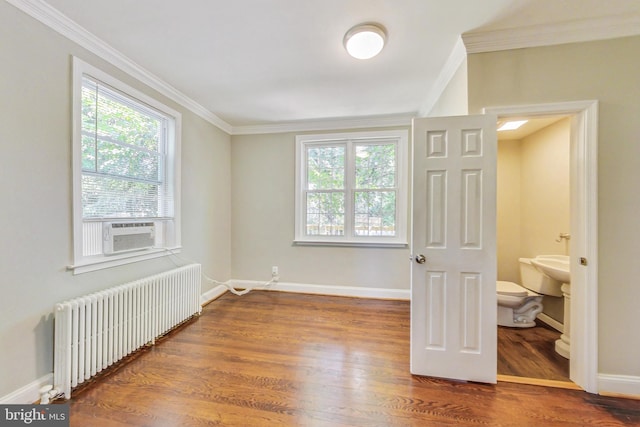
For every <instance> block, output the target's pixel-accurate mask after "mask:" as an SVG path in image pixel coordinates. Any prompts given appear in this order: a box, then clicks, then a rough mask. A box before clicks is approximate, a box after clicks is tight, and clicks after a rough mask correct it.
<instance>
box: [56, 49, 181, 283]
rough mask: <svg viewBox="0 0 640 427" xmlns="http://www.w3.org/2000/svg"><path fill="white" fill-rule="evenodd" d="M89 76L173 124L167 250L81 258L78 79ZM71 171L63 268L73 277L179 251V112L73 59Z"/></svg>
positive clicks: (80, 159) (80, 138)
mask: <svg viewBox="0 0 640 427" xmlns="http://www.w3.org/2000/svg"><path fill="white" fill-rule="evenodd" d="M83 75H89V76H91V77H93V78H95V79H97V80H99V81H101V82H103V83H105V84H107V85H109V86H111V87H113V88H114V89H117V90H119V91H121V92H123V93H125V94H126V95H128V96H130V97H132V98H135V99H137V100H139V101H141V102H143V103H145V104H147V105H149V106H151V107H153V108H155V109H157V110H159V111H161V112H163V113H165V114H167V115H168V116H171V117H172V118H173V119H174V121H173V125H170V128H169V132H171V134H172V135H173V136H174V143H173V144H172V145H173V147H172V148H173V153H172V154H173V159H174V160H173V186H174V196H173V197H174V209H175V212H174V215H173V227H172V228H173V236H172V237H171V240H172V242H173V244H172V245H171V247H164V248H150V249H146V250H141V251H136V252H128V253H122V254H117V255H110V256H104V255H103V256H91V257H86V256H83V254H82V251H83V248H82V245H83V242H82V233H83V231H82V224H83V218H82V188H81V177H82V129H81V126H82V120H81V119H80V114H81V111H82V96H81V95H82V77H83ZM72 98H73V102H72V106H73V112H72V162H73V166H72V171H73V264H72V265H69V266H68V267H67V268H68V269H69V270H72V271H73V273H74V274H80V273H86V272H89V271H96V270H101V269H104V268H111V267H115V266H119V265H124V264H129V263H133V262H138V261H143V260H147V259H152V258H158V257H161V256H167V255H169V254H171V253H176V252H180V248H181V220H180V212H181V204H180V200H181V198H180V188H181V182H180V176H181V173H180V165H181V135H182V115H181V114H180V112H178V111H176V110H174V109H172V108H170V107H168V106H166V105H164V104H163V103H161V102H159V101H157V100H155V99H154V98H152V97H150V96H148V95H146V94H144V93H143V92H141V91H139V90H137V89H134V88H132V87H131V86H129V85H127V84H125V83H123V82H121V81H120V80H118V79H116V78H114V77H112V76H110V75H109V74H107V73H105V72H104V71H102V70H100V69H98V68H96V67H94V66H92V65H90V64H87V63H86V62H84V61H82V60H80V59H78V58H76V57H73V83H72Z"/></svg>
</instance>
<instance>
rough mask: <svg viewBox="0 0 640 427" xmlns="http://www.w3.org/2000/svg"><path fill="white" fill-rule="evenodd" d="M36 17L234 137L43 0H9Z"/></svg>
mask: <svg viewBox="0 0 640 427" xmlns="http://www.w3.org/2000/svg"><path fill="white" fill-rule="evenodd" d="M6 1H7V2H8V3H10V4H12V5H13V6H15V7H16V8H18V9H20V10H21V11H23V12H24V13H26V14H27V15H30V16H31V17H32V18H34V19H37V20H38V21H40V22H41V23H43V24H44V25H46V26H48V27H50V28H51V29H52V30H54V31H56V32H58V33H60V34H61V35H62V36H64V37H66V38H68V39H69V40H71V41H73V42H75V43H77V44H78V45H80V46H82V47H83V48H85V49H87V50H88V51H90V52H91V53H93V54H95V55H97V56H98V57H100V58H102V59H104V60H105V61H107V62H109V63H110V64H112V65H113V66H115V67H117V68H119V69H121V70H122V71H124V72H126V73H127V74H129V75H131V76H132V77H134V78H136V79H138V80H140V81H141V82H142V83H144V84H145V85H147V86H149V87H150V88H152V89H154V90H156V91H158V92H159V93H161V94H162V95H164V96H166V97H167V98H169V99H171V100H173V101H175V102H177V103H178V104H180V105H182V106H183V107H185V108H187V109H188V110H190V111H191V112H193V113H194V114H196V115H198V116H200V117H202V118H203V119H205V120H206V121H208V122H209V123H211V124H213V125H214V126H216V127H218V128H220V129H221V130H223V131H224V132H226V133H228V134H231V132H232V128H233V127H232V126H231V125H230V124H229V123H227V122H225V121H224V120H222V119H221V118H220V117H218V116H216V115H215V114H213V113H212V112H211V111H209V110H208V109H207V108H205V107H203V106H202V105H200V104H199V103H197V102H196V101H194V100H193V99H191V98H189V97H188V96H187V95H185V94H184V93H182V92H180V91H179V90H178V89H176V88H174V87H173V86H171V85H170V84H168V83H167V82H165V81H164V80H162V79H161V78H160V77H158V76H156V75H154V74H153V73H151V72H149V71H148V70H146V69H145V68H143V67H142V66H140V65H138V64H137V63H136V62H134V61H132V60H131V59H129V58H128V57H127V56H125V55H123V54H122V53H121V52H119V51H118V50H116V49H114V48H113V47H111V46H110V45H109V44H107V43H105V42H104V41H102V40H101V39H99V38H98V37H96V36H95V35H93V34H92V33H90V32H89V31H87V30H85V29H84V28H83V27H81V26H80V25H78V24H77V23H76V22H74V21H72V20H71V19H69V18H68V17H66V16H65V15H63V14H62V13H60V12H59V11H58V10H57V9H55V8H53V7H52V6H50V5H49V4H47V3H45V2H44V1H42V0H6Z"/></svg>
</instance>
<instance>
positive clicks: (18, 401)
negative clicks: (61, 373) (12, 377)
mask: <svg viewBox="0 0 640 427" xmlns="http://www.w3.org/2000/svg"><path fill="white" fill-rule="evenodd" d="M47 384H53V372H52V373H50V374H47V375H45V376H43V377H40V378H38V379H37V380H35V381H33V382H31V383H29V384H27V385H26V386H24V387H21V388H19V389H18V390H16V391H14V392H11V393H9V394H7V395H6V396H3V397H1V398H0V405H30V404H32V403H36V402H39V401H40V387H42V386H44V385H47Z"/></svg>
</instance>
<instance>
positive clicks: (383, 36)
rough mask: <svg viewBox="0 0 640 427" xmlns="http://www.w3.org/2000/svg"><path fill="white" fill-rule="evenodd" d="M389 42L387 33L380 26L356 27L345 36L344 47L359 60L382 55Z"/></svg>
mask: <svg viewBox="0 0 640 427" xmlns="http://www.w3.org/2000/svg"><path fill="white" fill-rule="evenodd" d="M386 40H387V33H386V32H385V30H384V28H383V27H382V25H380V24H370V23H367V24H360V25H356V26H355V27H353V28H352V29H350V30H349V31H347V34H345V36H344V47H345V49H347V52H349V55H351V56H353V57H354V58H357V59H369V58H373V57H374V56H376V55H377V54H379V53H380V51H381V50H382V48H383V47H384V43H385V42H386Z"/></svg>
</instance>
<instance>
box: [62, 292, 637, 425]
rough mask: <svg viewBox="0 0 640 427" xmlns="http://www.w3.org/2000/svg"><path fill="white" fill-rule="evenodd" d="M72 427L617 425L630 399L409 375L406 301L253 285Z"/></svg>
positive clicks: (95, 387)
mask: <svg viewBox="0 0 640 427" xmlns="http://www.w3.org/2000/svg"><path fill="white" fill-rule="evenodd" d="M70 415H71V420H70V421H71V426H98V427H109V426H314V427H315V426H331V427H335V426H367V427H368V426H385V427H386V426H447V425H473V426H482V425H484V426H536V427H537V426H622V425H640V402H639V401H634V400H629V399H615V398H606V397H602V396H596V395H591V394H588V393H586V392H582V391H576V390H563V389H555V388H547V387H538V386H529V385H520V384H510V383H499V384H498V385H485V384H475V383H464V382H453V381H447V380H442V379H434V378H424V377H418V376H412V375H411V374H410V373H409V303H408V302H406V301H380V300H366V299H351V298H341V297H326V296H317V295H301V294H289V293H280V292H266V291H263V292H261V291H254V292H251V293H249V294H247V295H245V296H243V297H236V296H234V295H232V294H225V295H223V296H222V297H221V298H219V299H218V300H216V301H214V302H213V303H211V304H209V305H208V306H206V307H205V309H204V312H203V314H202V316H200V317H199V318H197V319H196V320H194V321H192V322H190V323H188V324H187V325H185V326H183V327H182V328H180V330H178V331H176V332H173V333H171V334H170V335H169V336H167V337H166V338H164V339H163V340H161V341H160V342H159V343H157V344H156V345H155V346H154V347H151V348H149V349H147V350H144V351H142V352H141V354H140V355H139V356H138V357H135V358H133V360H131V361H130V362H129V363H127V364H125V365H123V366H121V367H120V368H119V369H117V370H116V371H114V372H113V373H111V374H110V375H108V376H106V377H105V378H103V379H101V380H100V381H96V382H95V383H94V384H92V385H90V386H88V387H86V388H85V389H84V390H82V391H79V392H76V393H75V394H74V396H73V397H72V399H71V402H70Z"/></svg>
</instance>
